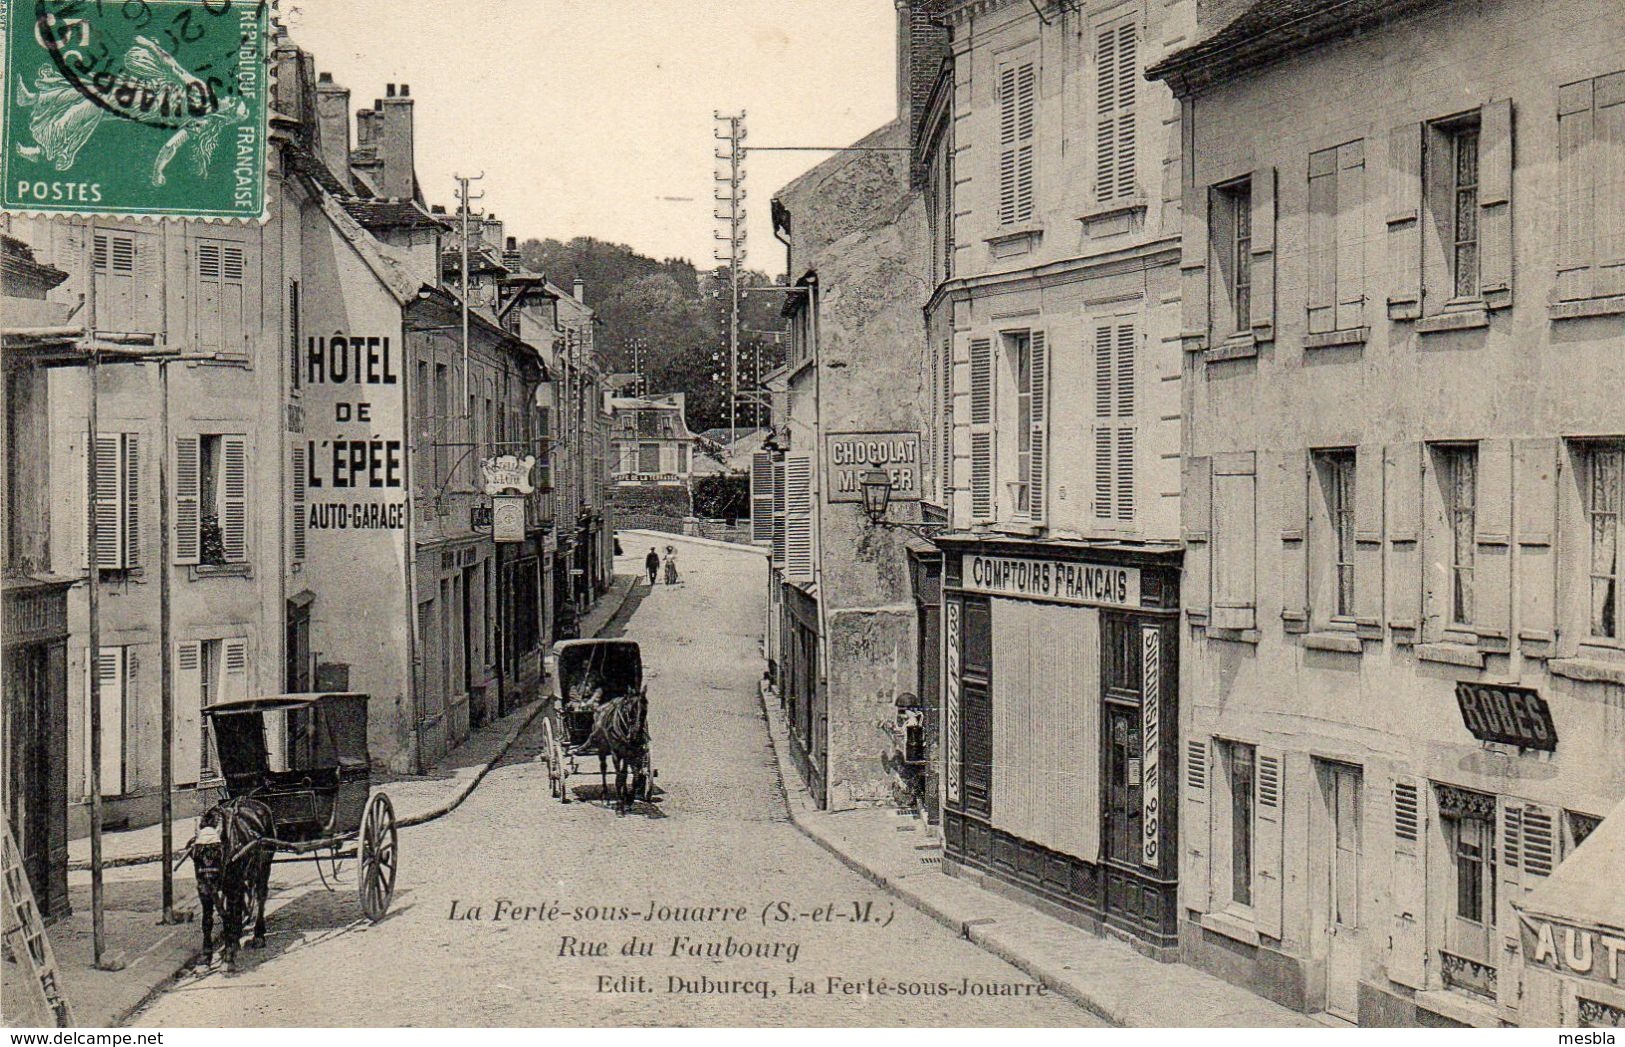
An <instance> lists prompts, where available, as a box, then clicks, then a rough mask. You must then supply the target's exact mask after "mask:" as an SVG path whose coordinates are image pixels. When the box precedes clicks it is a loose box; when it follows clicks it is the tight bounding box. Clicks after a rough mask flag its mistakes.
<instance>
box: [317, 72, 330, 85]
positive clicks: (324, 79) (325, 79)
mask: <svg viewBox="0 0 1625 1047" xmlns="http://www.w3.org/2000/svg"><path fill="white" fill-rule="evenodd" d="M316 82H317V83H318V84H330V83H332V82H333V74H332V73H317V74H316Z"/></svg>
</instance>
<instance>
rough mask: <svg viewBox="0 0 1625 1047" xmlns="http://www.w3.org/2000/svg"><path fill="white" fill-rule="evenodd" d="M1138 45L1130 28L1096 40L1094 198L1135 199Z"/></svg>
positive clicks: (1109, 32) (1106, 32) (1119, 28)
mask: <svg viewBox="0 0 1625 1047" xmlns="http://www.w3.org/2000/svg"><path fill="white" fill-rule="evenodd" d="M1138 50H1139V40H1138V37H1137V35H1136V26H1134V25H1133V24H1132V23H1130V24H1127V25H1120V26H1115V27H1113V28H1111V29H1106V30H1102V31H1101V32H1100V33H1099V34H1098V35H1097V36H1096V38H1095V199H1096V200H1098V201H1100V202H1102V203H1105V202H1109V201H1112V200H1117V199H1121V198H1123V197H1128V196H1133V195H1134V190H1135V175H1136V173H1137V172H1136V160H1137V155H1136V154H1137V149H1136V142H1135V138H1136V127H1135V113H1136V107H1135V96H1136V92H1137V88H1138V84H1139V55H1138Z"/></svg>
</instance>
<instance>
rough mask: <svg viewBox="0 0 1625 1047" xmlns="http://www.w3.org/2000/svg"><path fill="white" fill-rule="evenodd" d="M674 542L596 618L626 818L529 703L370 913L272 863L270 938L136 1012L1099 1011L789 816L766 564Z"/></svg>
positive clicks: (621, 1018) (694, 1016)
mask: <svg viewBox="0 0 1625 1047" xmlns="http://www.w3.org/2000/svg"><path fill="white" fill-rule="evenodd" d="M625 545H626V550H627V553H628V554H629V555H628V556H627V557H626V558H625V559H624V561H623V563H622V564H620V565H619V566H620V567H621V569H622V570H624V571H632V570H635V569H636V564H635V563H634V561H635V560H638V559H640V558H641V555H642V553H643V552H644V550H643V549H642V548H639V547H638V546H637V544H636V543H635V542H634V541H630V540H629V541H626V542H625ZM681 554H682V555H681V559H682V567H683V570H684V573H685V576H686V579H687V581H686V584H685V585H683V586H681V587H675V588H668V587H666V586H660V587H657V588H655V589H654V590H653V591H652V592H651V591H649V590H647V589H645V588H642V587H640V589H639V590H638V591H637V592H636V593H635V594H634V595H633V597H632V599H631V600H630V601H629V602H628V604H627V606H626V609H625V612H624V621H617V622H615V623H613V624H612V625H611V627H610V630H609V632H608V634H607V635H617V634H623V635H626V636H628V637H630V638H632V639H636V640H638V641H639V642H640V644H642V647H643V656H644V662H645V667H646V678H647V681H648V684H649V691H650V698H651V711H650V730H651V734H652V736H653V754H654V760H655V765H656V767H657V768H658V769H659V772H660V778H659V785H660V787H661V789H662V790H663V792H662V794H661V795H660V796H659V797H658V802H657V803H656V804H654V805H640V806H639V807H638V809H637V810H636V811H635V813H632V814H629V815H628V816H627V817H625V818H617V816H616V815H615V812H614V810H613V808H611V807H609V806H607V805H606V804H605V803H604V802H602V801H601V800H600V798H599V786H598V781H597V775H596V773H595V774H593V775H592V776H590V777H586V776H583V777H580V778H573V779H571V781H570V784H571V787H572V791H573V792H574V793H575V796H576V798H577V799H578V800H580V801H583V802H576V803H571V804H569V805H563V804H560V803H559V802H558V801H556V800H553V799H550V798H549V796H548V784H547V774H546V770H545V767H544V765H543V764H542V763H540V762H538V761H537V760H536V756H537V754H538V753H539V751H540V747H541V746H540V739H541V729H540V728H541V722H542V721H541V720H540V719H538V720H536V721H535V722H534V723H533V725H532V727H531V729H530V730H529V731H527V732H526V734H525V735H524V736H522V737H521V738H520V740H519V743H518V744H517V745H516V746H515V747H514V749H513V750H512V751H511V753H510V754H509V756H508V757H507V759H506V760H505V761H504V762H503V763H502V764H500V765H499V766H497V767H496V768H494V769H493V770H492V772H491V774H490V775H489V776H488V777H487V778H486V780H485V781H484V782H483V783H482V784H481V785H480V787H479V788H478V789H477V790H476V791H475V792H474V793H473V795H472V796H470V797H469V799H468V801H467V802H466V803H465V804H464V805H463V806H462V807H460V808H458V809H457V810H456V811H454V812H453V813H452V814H450V815H448V816H447V817H445V818H442V819H440V820H438V821H434V822H431V823H429V824H427V825H423V826H420V827H417V828H413V829H409V830H405V831H404V832H403V834H402V837H401V852H402V853H401V869H400V884H399V887H398V889H397V892H396V895H395V901H394V905H393V908H392V910H391V912H390V914H389V915H388V917H387V918H386V919H384V920H383V921H382V922H381V923H379V924H377V925H374V926H369V925H367V924H366V923H365V922H364V921H362V920H361V919H360V912H359V908H358V906H357V904H356V900H355V894H354V891H353V889H352V886H351V885H350V884H349V883H345V884H342V885H341V886H340V888H339V889H338V890H337V891H336V892H334V893H329V892H327V891H325V890H324V889H323V888H322V886H321V883H320V882H319V881H318V880H317V879H316V878H315V876H314V875H312V874H311V873H310V872H309V867H303V866H281V867H278V869H277V870H276V872H277V875H276V877H275V883H276V885H277V886H276V887H275V888H274V889H275V890H276V898H275V905H276V908H275V911H274V912H273V913H272V915H271V916H270V918H269V942H268V948H267V949H266V950H265V951H263V952H256V951H253V950H245V951H244V952H243V953H242V954H241V957H242V965H241V969H240V971H239V972H238V973H236V974H234V975H227V974H225V973H223V972H222V971H221V970H219V969H218V967H217V968H216V969H214V970H211V971H209V972H206V973H201V974H193V975H188V976H186V977H184V978H183V979H182V980H181V981H180V982H178V983H177V984H176V985H175V986H174V987H173V988H172V989H170V990H169V991H168V992H166V993H165V994H164V995H163V996H161V997H160V998H158V999H157V1000H156V1001H155V1002H154V1003H153V1004H152V1005H151V1006H150V1007H149V1008H148V1009H147V1010H145V1011H144V1012H143V1013H141V1014H139V1015H137V1016H136V1018H135V1024H139V1025H149V1026H204V1025H397V1024H399V1025H460V1024H478V1025H492V1026H496V1025H555V1024H558V1025H700V1024H706V1025H815V1026H817V1025H1096V1024H1099V1022H1098V1019H1095V1018H1094V1017H1093V1016H1091V1015H1090V1014H1088V1013H1086V1012H1084V1011H1082V1010H1080V1009H1078V1008H1076V1007H1074V1006H1072V1005H1071V1004H1070V1003H1068V1002H1066V1001H1065V1000H1063V999H1061V998H1059V997H1057V996H1055V995H1053V994H1046V995H1045V996H1043V997H1039V996H1038V995H1037V992H1038V991H1039V990H1038V986H1037V985H1036V984H1035V983H1034V982H1032V981H1031V980H1030V979H1029V978H1028V977H1027V976H1026V975H1024V974H1023V973H1022V972H1021V971H1019V970H1017V969H1016V968H1014V967H1011V966H1009V965H1007V964H1005V963H1004V962H1002V961H1001V960H998V959H997V958H995V957H993V956H991V955H990V954H988V953H985V952H983V951H982V950H981V949H979V948H978V947H976V946H975V945H972V944H971V943H970V942H968V941H965V940H963V939H960V938H956V937H954V936H953V935H952V934H951V933H950V932H949V931H948V930H946V929H945V928H943V927H942V926H940V925H939V924H937V923H935V922H933V921H931V920H930V919H929V918H927V917H926V916H924V915H922V914H920V913H919V912H917V911H915V910H914V909H911V908H909V907H908V906H907V905H905V904H903V903H902V902H900V901H898V900H897V899H895V898H893V897H892V896H891V895H889V894H887V893H886V892H884V891H882V890H880V889H879V888H876V887H875V886H873V885H872V884H870V883H869V882H868V881H867V880H864V879H863V878H861V877H860V876H858V875H857V874H856V873H854V872H852V871H850V870H849V869H847V868H846V867H845V866H843V865H841V864H840V863H839V862H838V861H837V860H836V859H835V858H833V857H832V856H830V855H829V854H828V853H827V852H825V851H824V850H822V849H821V848H820V847H818V846H817V845H816V844H815V843H813V842H812V841H810V840H808V839H807V838H805V837H804V836H802V835H801V834H800V833H799V832H798V831H797V830H796V829H795V827H794V826H793V825H792V824H791V823H790V822H789V820H788V818H787V816H786V812H785V808H784V801H783V797H782V794H781V791H780V787H779V784H778V782H777V780H776V776H777V770H776V764H775V761H774V758H773V753H772V750H771V748H770V746H769V740H768V733H767V730H766V726H765V724H764V722H763V719H762V716H761V713H760V707H759V702H758V699H757V697H756V684H757V679H758V677H759V675H760V672H761V668H760V665H761V662H760V654H759V649H758V636H759V633H760V628H761V620H762V597H761V593H762V592H763V580H762V572H763V567H762V562H761V560H760V559H759V558H758V557H756V556H754V555H748V554H742V553H734V552H730V551H727V550H721V549H715V548H700V547H697V546H692V545H688V544H685V545H683V546H682V547H681ZM781 903H782V904H781ZM555 906H556V909H555ZM527 907H528V908H527ZM516 910H517V912H518V914H519V918H515V911H516ZM863 914H867V921H866V922H865V921H862V920H857V919H854V917H855V916H862V915H863ZM454 915H455V916H465V915H466V916H467V917H469V918H467V919H460V918H454ZM606 915H607V916H608V917H609V918H606ZM786 915H787V916H788V917H793V919H786V920H785V922H779V920H780V919H781V918H783V917H784V916H786ZM650 916H653V919H649V918H648V917H650ZM595 917H596V918H595ZM634 943H635V944H634ZM627 947H630V948H631V949H633V950H634V951H638V950H641V952H642V954H641V955H630V956H629V955H623V948H627ZM600 950H602V954H601V955H588V954H589V953H593V954H596V953H599V952H600ZM741 951H743V952H745V953H748V954H749V955H746V956H740V955H738V954H739V953H740V952H741ZM572 952H573V953H575V955H569V954H570V953H572ZM713 953H721V954H722V955H712V954H713ZM730 953H731V954H733V955H728V954H730ZM882 983H884V986H883V985H882ZM792 985H793V987H794V989H797V990H802V991H800V992H795V991H792Z"/></svg>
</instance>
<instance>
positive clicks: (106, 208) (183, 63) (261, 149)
mask: <svg viewBox="0 0 1625 1047" xmlns="http://www.w3.org/2000/svg"><path fill="white" fill-rule="evenodd" d="M269 19H270V3H269V0H0V47H3V48H4V55H3V62H0V65H3V67H4V72H5V86H4V88H3V90H4V97H5V107H4V111H3V116H4V122H5V131H4V147H5V154H4V156H3V157H0V172H3V173H4V176H3V177H4V190H3V207H4V209H5V210H7V211H19V212H41V213H56V214H79V215H126V216H127V215H136V216H149V215H150V216H165V215H171V216H176V217H182V218H239V219H250V220H256V221H257V220H262V219H263V218H264V217H265V162H266V136H267V133H268V123H267V113H268V110H269V100H268V95H269V94H270V82H269V81H270V67H269V63H268V61H267V57H266V56H267V47H268V44H267V39H268V30H269Z"/></svg>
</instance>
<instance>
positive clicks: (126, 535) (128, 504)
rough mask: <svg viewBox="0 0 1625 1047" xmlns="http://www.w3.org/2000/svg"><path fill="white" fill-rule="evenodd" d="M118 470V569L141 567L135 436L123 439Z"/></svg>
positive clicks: (138, 447)
mask: <svg viewBox="0 0 1625 1047" xmlns="http://www.w3.org/2000/svg"><path fill="white" fill-rule="evenodd" d="M123 444H124V446H123V448H122V455H123V456H122V458H121V459H120V464H121V465H122V467H123V468H122V469H121V471H120V474H119V479H120V481H121V483H120V489H119V501H120V503H121V508H122V512H123V517H124V519H123V525H124V529H123V533H122V534H121V535H120V536H119V537H120V538H121V542H120V545H119V549H120V552H121V554H122V557H123V559H122V561H121V564H120V566H122V567H126V568H133V567H139V566H140V565H141V438H140V436H138V435H137V434H135V433H125V434H124V436H123Z"/></svg>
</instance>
